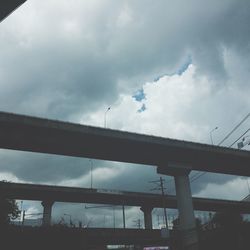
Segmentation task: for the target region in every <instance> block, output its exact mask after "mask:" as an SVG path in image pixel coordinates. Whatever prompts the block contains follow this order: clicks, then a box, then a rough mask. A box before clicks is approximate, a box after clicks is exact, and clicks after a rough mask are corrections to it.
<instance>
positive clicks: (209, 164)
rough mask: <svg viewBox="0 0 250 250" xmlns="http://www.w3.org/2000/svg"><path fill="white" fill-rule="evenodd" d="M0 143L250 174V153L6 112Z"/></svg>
mask: <svg viewBox="0 0 250 250" xmlns="http://www.w3.org/2000/svg"><path fill="white" fill-rule="evenodd" d="M0 148H5V149H14V150H23V151H31V152H40V153H49V154H58V155H67V156H76V157H87V158H95V159H103V160H111V161H120V162H130V163H138V164H146V165H153V166H160V167H161V168H162V169H167V168H168V165H171V163H172V162H173V163H176V162H177V163H180V164H181V165H185V166H187V167H189V168H190V170H200V171H208V172H217V173H225V174H234V175H242V176H250V153H249V152H248V151H242V150H236V149H229V148H224V147H218V146H211V145H205V144H200V143H193V142H187V141H180V140H173V139H167V138H162V137H156V136H149V135H142V134H136V133H130V132H123V131H117V130H112V129H106V128H98V127H92V126H85V125H80V124H74V123H69V122H62V121H55V120H48V119H42V118H35V117H30V116H24V115H17V114H11V113H5V112H0Z"/></svg>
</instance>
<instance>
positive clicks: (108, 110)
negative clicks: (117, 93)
mask: <svg viewBox="0 0 250 250" xmlns="http://www.w3.org/2000/svg"><path fill="white" fill-rule="evenodd" d="M110 109H111V107H108V108H107V110H106V111H105V114H104V128H106V123H107V122H106V116H107V113H108V111H109V110H110Z"/></svg>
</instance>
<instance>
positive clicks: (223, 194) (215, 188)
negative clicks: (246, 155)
mask: <svg viewBox="0 0 250 250" xmlns="http://www.w3.org/2000/svg"><path fill="white" fill-rule="evenodd" d="M248 185H249V184H247V180H246V179H242V178H239V177H238V178H235V179H233V180H231V181H229V182H227V183H224V184H223V185H221V184H214V183H208V184H207V186H206V188H204V189H203V190H201V191H199V192H197V193H196V194H195V196H197V197H210V198H217V199H228V200H242V199H243V198H244V197H246V196H247V195H248V194H249V190H248Z"/></svg>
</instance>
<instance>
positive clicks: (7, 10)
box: [0, 0, 26, 22]
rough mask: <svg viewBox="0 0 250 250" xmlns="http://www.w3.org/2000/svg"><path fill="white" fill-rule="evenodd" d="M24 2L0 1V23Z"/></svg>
mask: <svg viewBox="0 0 250 250" xmlns="http://www.w3.org/2000/svg"><path fill="white" fill-rule="evenodd" d="M24 2H26V0H1V3H0V22H1V21H3V20H4V19H5V18H6V17H7V16H8V15H10V14H11V13H12V12H13V11H14V10H15V9H17V8H18V7H19V6H20V5H22V4H23V3H24Z"/></svg>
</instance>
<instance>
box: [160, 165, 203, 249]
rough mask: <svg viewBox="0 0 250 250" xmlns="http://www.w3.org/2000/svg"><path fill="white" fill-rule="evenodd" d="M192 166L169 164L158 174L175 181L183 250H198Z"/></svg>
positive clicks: (161, 168) (162, 167) (161, 167)
mask: <svg viewBox="0 0 250 250" xmlns="http://www.w3.org/2000/svg"><path fill="white" fill-rule="evenodd" d="M191 170H192V166H185V165H184V164H179V163H168V164H167V166H159V167H158V169H157V172H158V173H160V174H166V175H172V176H174V179H175V189H176V198H177V208H178V212H179V223H180V225H179V231H180V235H181V242H182V249H183V250H198V249H199V246H198V234H197V229H196V223H195V217H194V209H193V202H192V193H191V188H190V182H189V177H188V175H189V173H190V171H191Z"/></svg>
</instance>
